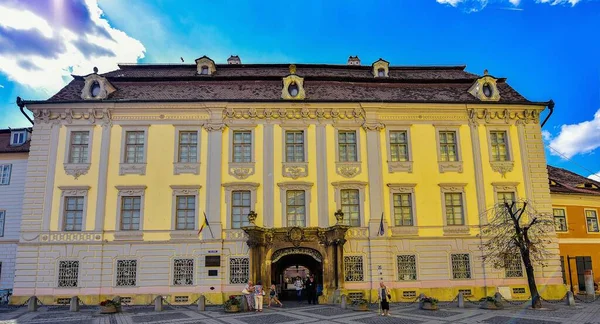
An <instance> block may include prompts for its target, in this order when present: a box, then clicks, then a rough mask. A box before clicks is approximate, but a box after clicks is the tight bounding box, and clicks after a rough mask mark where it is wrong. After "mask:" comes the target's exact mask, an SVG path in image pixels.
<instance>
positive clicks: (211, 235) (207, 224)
mask: <svg viewBox="0 0 600 324" xmlns="http://www.w3.org/2000/svg"><path fill="white" fill-rule="evenodd" d="M204 222H205V223H206V226H208V230H209V231H210V237H212V238H215V236H214V235H213V232H212V228H210V223H209V222H208V217H206V212H204Z"/></svg>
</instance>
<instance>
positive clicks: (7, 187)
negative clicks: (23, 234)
mask: <svg viewBox="0 0 600 324" xmlns="http://www.w3.org/2000/svg"><path fill="white" fill-rule="evenodd" d="M30 131H31V129H0V290H6V289H12V288H13V282H14V277H15V259H16V252H17V242H18V241H19V232H20V228H21V211H22V208H23V194H24V192H25V177H26V173H27V158H28V156H29V140H30V137H31V136H30Z"/></svg>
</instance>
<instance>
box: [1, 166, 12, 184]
mask: <svg viewBox="0 0 600 324" xmlns="http://www.w3.org/2000/svg"><path fill="white" fill-rule="evenodd" d="M5 169H8V172H7V174H8V176H7V177H3V176H2V175H3V174H4V170H5ZM11 174H12V164H0V186H8V185H10V176H11Z"/></svg>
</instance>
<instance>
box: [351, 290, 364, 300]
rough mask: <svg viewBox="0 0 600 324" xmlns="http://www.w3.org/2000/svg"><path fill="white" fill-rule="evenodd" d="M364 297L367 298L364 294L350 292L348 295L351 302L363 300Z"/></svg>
mask: <svg viewBox="0 0 600 324" xmlns="http://www.w3.org/2000/svg"><path fill="white" fill-rule="evenodd" d="M364 297H365V294H364V293H363V292H349V293H348V299H350V300H358V299H363V298H364Z"/></svg>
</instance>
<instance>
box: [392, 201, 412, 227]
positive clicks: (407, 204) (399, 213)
mask: <svg viewBox="0 0 600 324" xmlns="http://www.w3.org/2000/svg"><path fill="white" fill-rule="evenodd" d="M393 198H394V225H395V226H412V225H413V211H412V194H409V193H395V194H394V197H393Z"/></svg>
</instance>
